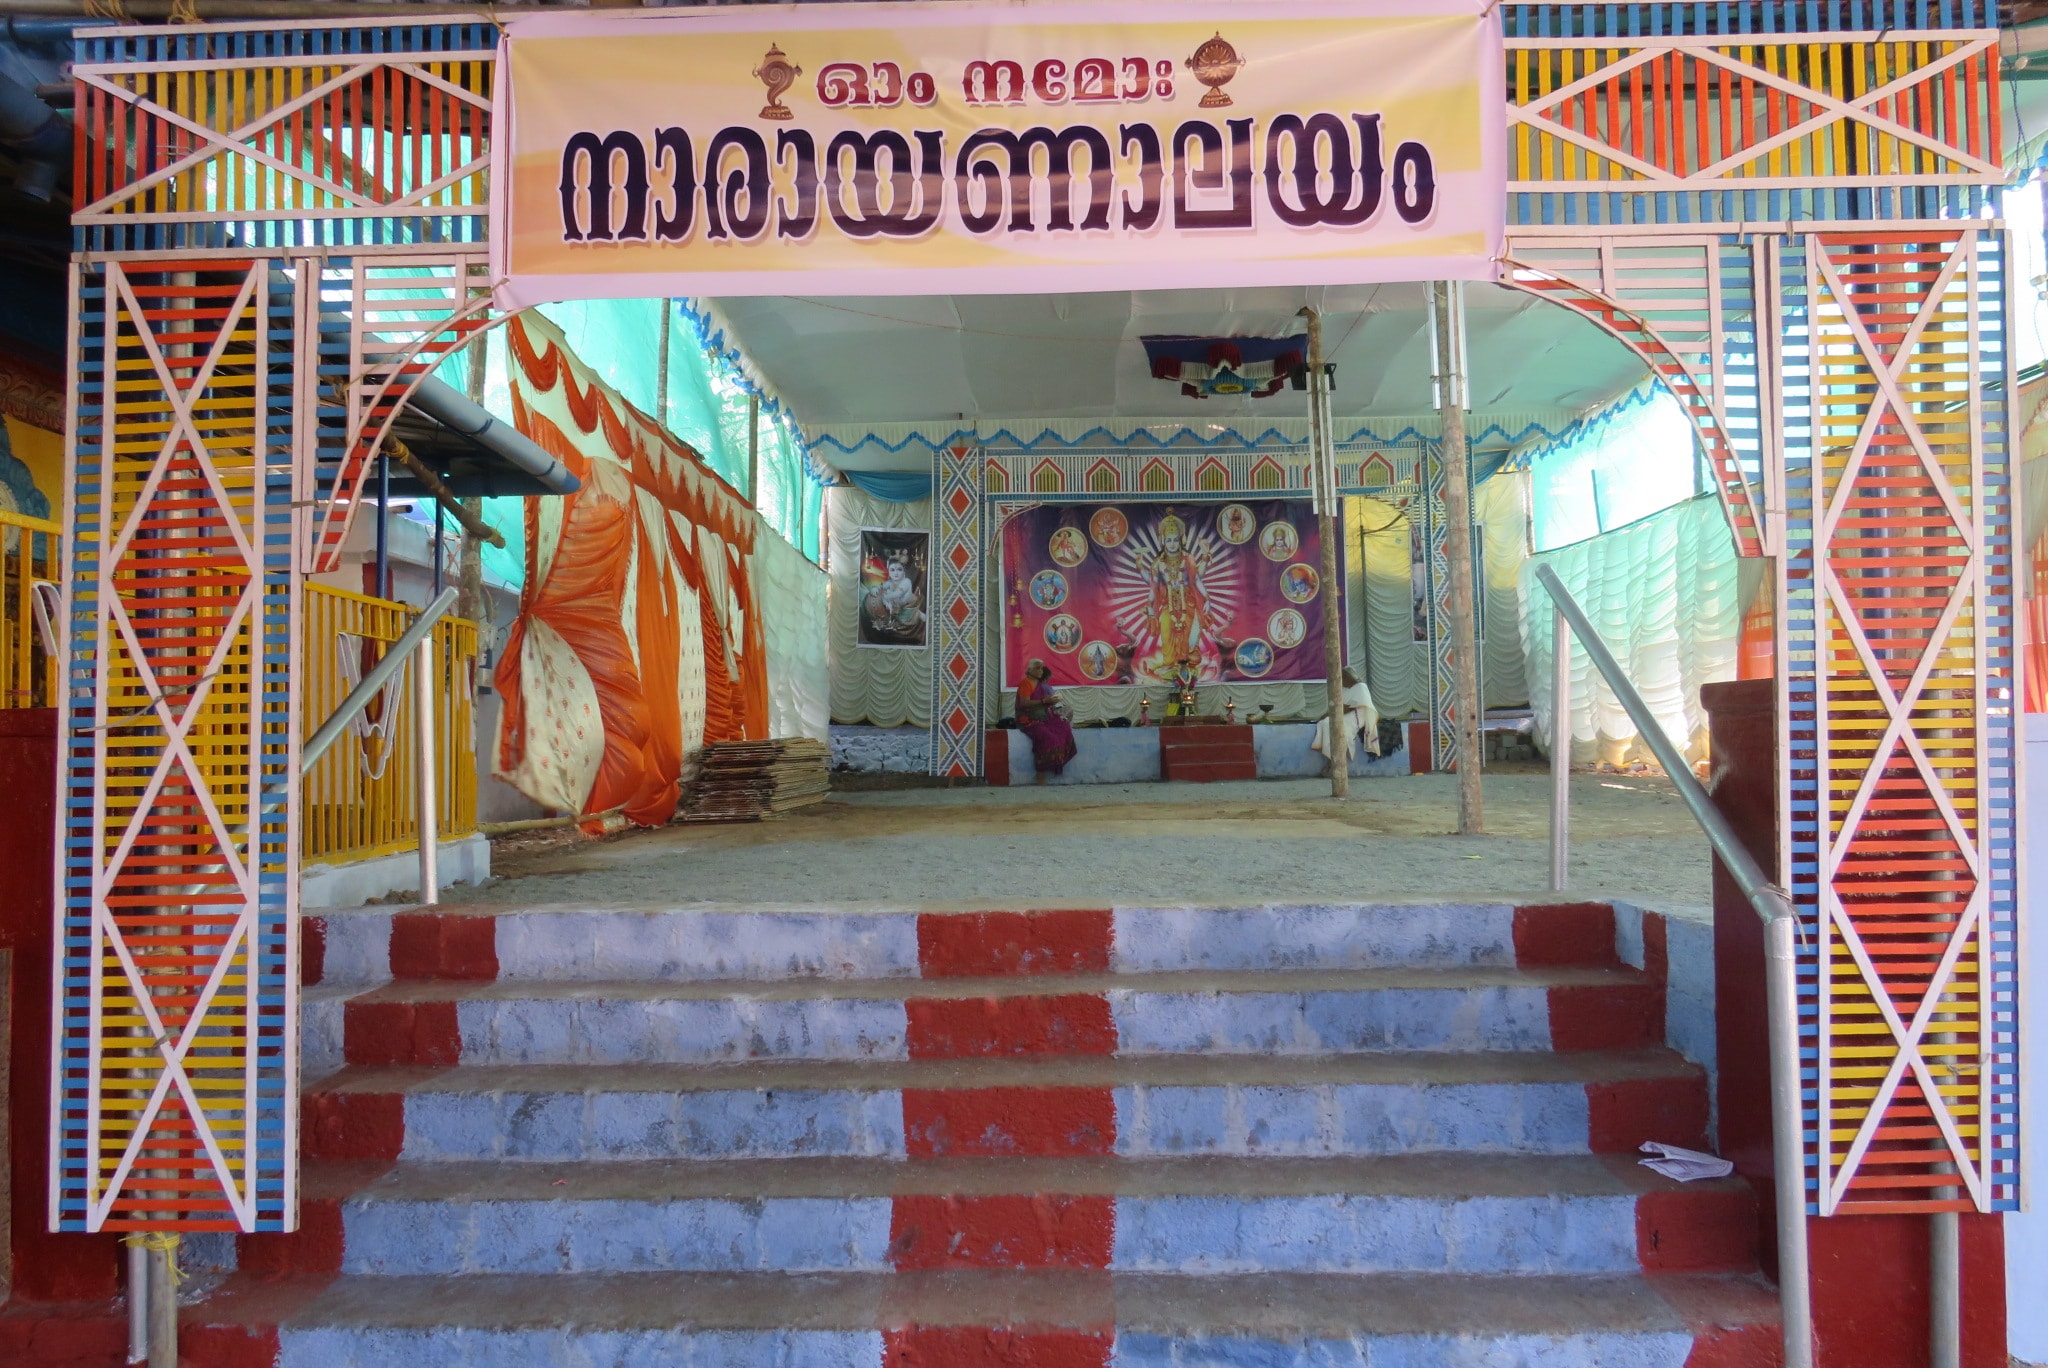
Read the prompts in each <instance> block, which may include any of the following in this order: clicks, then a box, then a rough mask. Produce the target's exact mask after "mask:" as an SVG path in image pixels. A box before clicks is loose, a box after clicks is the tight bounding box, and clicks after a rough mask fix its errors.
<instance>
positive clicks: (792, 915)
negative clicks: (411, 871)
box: [324, 903, 1515, 984]
mask: <svg viewBox="0 0 2048 1368" xmlns="http://www.w3.org/2000/svg"><path fill="white" fill-rule="evenodd" d="M324 920H325V923H326V928H327V929H326V948H325V952H324V961H325V971H324V972H325V979H326V981H327V982H329V983H363V984H369V983H378V982H382V981H383V980H385V979H388V978H389V977H390V953H389V945H390V937H391V914H389V913H379V912H343V913H332V914H329V915H328V916H327V917H326V918H325V919H324ZM496 922H497V926H496V948H497V958H498V976H499V977H500V978H504V979H525V980H534V981H551V980H553V981H560V980H568V981H584V982H589V981H605V980H613V981H618V980H628V981H630V980H645V979H659V980H668V981H674V980H680V979H737V980H753V981H772V980H781V979H788V978H831V979H860V978H915V977H917V976H918V974H919V959H918V942H917V923H918V918H917V916H916V915H915V914H913V913H907V912H906V913H837V912H835V913H814V912H701V911H690V910H679V911H671V912H660V911H654V912H547V911H533V912H516V911H511V912H504V913H500V914H498V915H497V916H496ZM1514 962H1515V948H1514V909H1513V908H1511V907H1509V906H1507V905H1505V904H1498V903H1484V904H1463V905H1440V904H1431V905H1426V906H1414V907H1404V906H1393V907H1372V906H1336V907H1320V906H1319V907H1265V908H1247V909H1230V910H1225V911H1216V910H1213V909H1204V908H1146V909H1123V910H1120V911H1118V912H1117V913H1116V914H1115V923H1114V942H1113V949H1112V954H1111V967H1112V968H1114V969H1116V970H1118V971H1121V972H1126V973H1146V972H1163V971H1173V970H1182V969H1310V968H1327V969H1368V968H1386V967H1399V966H1418V967H1419V966H1434V967H1448V966H1457V965H1512V964H1513V963H1514Z"/></svg>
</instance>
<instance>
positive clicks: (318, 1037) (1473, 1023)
mask: <svg viewBox="0 0 2048 1368" xmlns="http://www.w3.org/2000/svg"><path fill="white" fill-rule="evenodd" d="M1106 996H1107V997H1108V999H1109V1005H1110V1012H1111V1016H1112V1019H1113V1020H1114V1021H1115V1024H1116V1030H1117V1048H1118V1052H1119V1053H1121V1054H1127V1055H1143V1054H1282V1055H1312V1054H1329V1053H1350V1052H1355V1051H1373V1050H1434V1051H1477V1050H1547V1049H1549V1048H1550V1020H1549V1002H1548V998H1547V996H1546V994H1545V991H1544V990H1543V989H1541V988H1478V989H1383V990H1372V991H1366V992H1327V993H1146V992H1138V991H1134V990H1122V989H1120V990H1117V991H1114V992H1111V993H1109V994H1107V995H1106ZM456 1022H457V1027H458V1030H459V1032H460V1035H461V1040H462V1060H463V1062H464V1063H466V1064H592V1065H601V1064H647V1063H657V1064H698V1063H726V1062H732V1061H738V1060H750V1059H817V1060H854V1059H883V1060H900V1059H908V1058H909V1057H910V1049H909V1044H908V1040H909V1027H908V1024H907V1022H906V1009H905V1007H904V1005H903V1003H902V1002H901V1001H900V1000H886V999H835V998H817V999H809V1000H804V1001H787V1002H783V1001H775V1002H768V1001H759V1000H752V1001H750V1000H746V999H730V998H729V999H722V1000H688V1001H683V1000H675V999H669V1000H661V1001H645V1000H633V999H596V1000H593V999H581V1000H579V999H571V998H530V999H490V1000H472V1001H468V1002H463V1003H460V1004H458V1006H457V1009H456ZM341 1029H342V1018H341V1014H340V1010H339V1008H338V1006H337V1005H336V1004H335V1003H332V1002H318V1003H308V1004H307V1006H306V1009H305V1013H304V1018H303V1028H302V1030H303V1039H304V1040H305V1041H306V1042H307V1053H308V1055H309V1057H311V1058H313V1059H318V1060H329V1059H332V1060H336V1061H338V1060H339V1059H340V1058H341V1036H340V1034H339V1032H340V1031H341Z"/></svg>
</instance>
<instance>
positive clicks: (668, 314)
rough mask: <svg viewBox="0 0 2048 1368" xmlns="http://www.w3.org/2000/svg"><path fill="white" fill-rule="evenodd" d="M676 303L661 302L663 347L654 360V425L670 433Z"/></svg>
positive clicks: (669, 301) (668, 300)
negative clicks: (670, 367)
mask: <svg viewBox="0 0 2048 1368" xmlns="http://www.w3.org/2000/svg"><path fill="white" fill-rule="evenodd" d="M675 317H676V302H675V301H674V300H673V299H664V300H662V301H661V345H660V347H659V348H657V349H656V352H655V358H654V425H655V426H656V427H658V428H660V429H661V430H662V431H664V432H666V431H668V358H669V345H670V342H669V339H670V337H671V336H672V335H673V334H674V332H675Z"/></svg>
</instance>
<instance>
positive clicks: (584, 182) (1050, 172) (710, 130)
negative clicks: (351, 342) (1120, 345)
mask: <svg viewBox="0 0 2048 1368" xmlns="http://www.w3.org/2000/svg"><path fill="white" fill-rule="evenodd" d="M505 54H506V60H505V62H504V63H503V65H502V66H501V76H500V79H501V80H502V81H503V82H504V87H503V89H501V91H500V106H499V107H500V110H501V113H503V114H504V115H505V117H503V118H501V121H500V136H499V139H498V145H497V149H496V153H495V155H496V170H495V175H496V178H497V179H496V183H497V185H498V186H499V187H501V190H500V193H499V195H498V196H497V200H496V203H495V206H494V214H495V216H496V217H495V222H494V224H493V233H492V250H493V254H494V264H495V265H496V267H497V273H498V275H499V277H500V279H501V280H504V281H505V282H506V284H505V286H504V291H505V295H506V297H505V299H504V300H503V302H504V303H506V304H507V305H508V306H517V305H526V304H533V303H539V302H543V301H547V300H553V299H567V298H597V297H633V296H658V295H659V296H668V295H704V296H713V297H716V296H719V295H748V294H866V295H884V294H952V293H1031V292H1040V291H1080V290H1112V289H1160V288H1188V287H1194V286H1243V285H1314V284H1359V283H1369V282H1374V281H1385V280H1427V279H1442V278H1451V277H1455V278H1464V279H1490V278H1492V276H1493V275H1494V274H1495V258H1496V257H1497V256H1498V254H1499V251H1500V246H1501V237H1502V231H1503V224H1504V221H1505V212H1506V170H1505V166H1506V162H1505V153H1504V149H1505V143H1506V131H1505V129H1506V122H1505V121H1506V113H1505V96H1504V94H1503V88H1502V87H1503V71H1502V66H1501V61H1502V58H1501V40H1500V33H1499V22H1498V20H1497V19H1495V18H1493V17H1492V16H1491V15H1489V14H1488V13H1486V6H1485V5H1484V4H1483V0H1269V2H1268V3H1259V4H1245V3H1241V2H1240V3H1234V4H1217V3H1211V2H1210V0H1195V2H1194V3H1159V2H1158V0H1121V2H1120V3H1113V4H1100V5H1088V6H1080V5H1073V4H1057V5H1029V4H1027V5H1004V6H999V7H988V6H980V5H972V4H921V5H911V4H873V5H868V4H855V5H803V6H775V7H759V8H756V7H717V8H708V9H700V10H693V11H690V12H688V13H678V12H676V11H673V10H670V11H662V12H657V13H650V12H649V11H646V10H641V11H637V12H634V13H631V14H613V13H609V12H601V13H590V12H581V13H575V14H566V13H553V14H545V15H534V16H531V17H521V18H516V19H512V20H510V21H509V22H508V23H507V24H506V38H505Z"/></svg>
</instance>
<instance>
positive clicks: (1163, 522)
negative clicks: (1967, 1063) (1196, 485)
mask: <svg viewBox="0 0 2048 1368" xmlns="http://www.w3.org/2000/svg"><path fill="white" fill-rule="evenodd" d="M1002 548H1003V578H1004V622H1005V640H1004V651H1003V682H1004V684H1005V686H1006V687H1011V688H1014V687H1015V686H1016V684H1017V681H1018V680H1019V679H1020V678H1021V677H1022V675H1023V673H1024V667H1025V665H1026V664H1028V663H1029V662H1030V661H1032V660H1034V659H1040V660H1043V661H1045V663H1046V664H1047V665H1048V666H1049V667H1050V668H1051V670H1052V682H1053V683H1054V684H1055V685H1067V686H1082V687H1086V686H1089V685H1097V684H1125V685H1129V684H1171V683H1172V682H1173V681H1174V679H1175V678H1176V675H1177V673H1178V671H1179V669H1180V666H1181V662H1183V661H1186V662H1188V664H1189V666H1190V667H1191V668H1192V670H1193V672H1194V674H1195V676H1196V678H1198V679H1199V680H1200V681H1201V682H1202V683H1204V684H1228V683H1245V684H1251V683H1279V682H1304V681H1309V680H1320V679H1322V678H1323V674H1324V663H1323V616H1322V594H1323V590H1324V586H1323V583H1322V569H1321V566H1322V547H1321V540H1320V536H1319V533H1318V528H1317V521H1316V517H1315V515H1314V513H1313V512H1312V511H1311V509H1310V506H1309V503H1308V501H1307V500H1305V499H1268V500H1263V501H1260V500H1249V499H1247V500H1236V501H1232V502H1229V503H1172V504H1168V503H1139V504H1107V505H1105V504H1060V505H1053V504H1044V505H1040V506H1039V507H1036V508H1031V509H1026V510H1024V511H1023V512H1020V513H1017V514H1015V515H1014V516H1012V517H1011V518H1010V519H1009V521H1007V522H1006V523H1004V525H1003V533H1002ZM1333 592H1334V591H1333Z"/></svg>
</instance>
